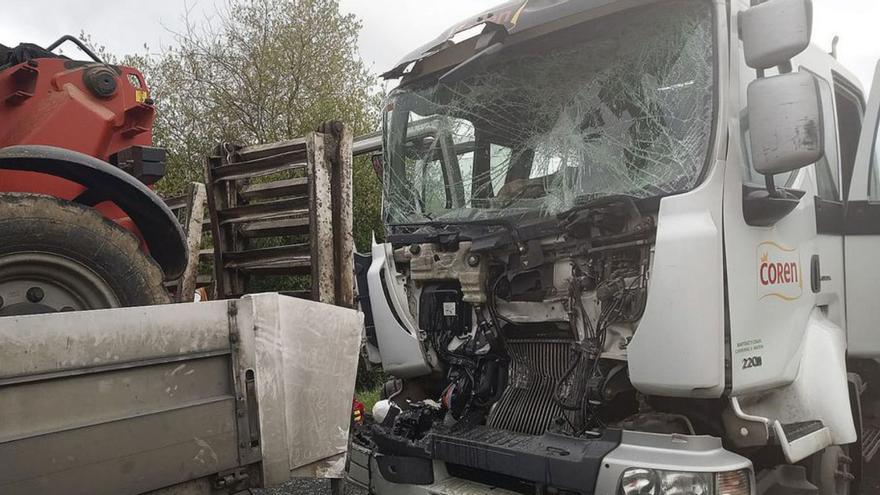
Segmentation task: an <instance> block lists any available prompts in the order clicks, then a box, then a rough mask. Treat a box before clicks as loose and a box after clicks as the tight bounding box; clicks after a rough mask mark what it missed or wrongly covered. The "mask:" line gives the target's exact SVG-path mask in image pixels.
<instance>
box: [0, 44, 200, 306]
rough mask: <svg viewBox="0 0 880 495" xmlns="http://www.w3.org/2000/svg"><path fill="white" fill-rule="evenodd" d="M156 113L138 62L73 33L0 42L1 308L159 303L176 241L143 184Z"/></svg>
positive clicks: (150, 174)
mask: <svg viewBox="0 0 880 495" xmlns="http://www.w3.org/2000/svg"><path fill="white" fill-rule="evenodd" d="M68 41H69V42H73V43H75V44H77V45H78V46H79V47H80V48H81V49H82V50H83V52H85V53H86V54H87V55H88V56H89V57H90V58H91V60H89V61H76V60H71V59H69V58H67V57H64V56H60V55H56V54H54V53H53V50H55V49H56V48H57V47H58V46H59V45H60V44H61V43H64V42H68ZM155 116H156V109H155V107H154V104H153V100H152V99H151V98H150V92H149V89H148V88H147V85H146V83H145V81H144V77H143V75H142V74H141V73H140V72H139V71H137V70H136V69H133V68H130V67H122V66H116V65H110V64H106V63H103V62H102V61H101V60H100V59H99V58H98V57H97V56H95V54H94V53H92V52H91V51H90V50H89V49H88V48H87V47H86V46H84V45H83V44H82V43H81V42H80V41H79V40H77V39H76V38H73V37H71V36H65V37H63V38H61V39H60V40H58V41H57V42H56V43H54V44H52V45H51V46H49V47H47V48H45V49H44V48H42V47H39V46H36V45H32V44H22V45H19V46H18V47H15V48H8V47H5V46H3V45H0V317H2V316H11V315H21V314H37V313H47V312H55V311H77V310H86V309H102V308H111V307H122V306H141V305H151V304H160V303H165V302H168V300H169V298H168V294H167V292H166V290H165V288H164V281H166V280H172V279H175V278H177V277H179V276H180V274H181V273H182V272H183V270H184V268H185V266H186V244H185V242H184V239H183V234H182V231H181V228H180V224H179V223H178V221H177V219H176V218H175V217H174V215H173V214H172V213H171V211H170V210H169V209H168V208H167V207H166V205H165V203H164V202H163V201H162V200H161V199H160V198H159V196H158V195H156V193H154V192H153V191H152V190H151V189H150V186H151V185H152V184H154V183H155V182H156V181H157V180H159V179H160V178H161V177H162V175H163V174H164V169H165V150H163V149H161V148H156V147H153V146H152V144H153V143H152V125H153V121H154V119H155Z"/></svg>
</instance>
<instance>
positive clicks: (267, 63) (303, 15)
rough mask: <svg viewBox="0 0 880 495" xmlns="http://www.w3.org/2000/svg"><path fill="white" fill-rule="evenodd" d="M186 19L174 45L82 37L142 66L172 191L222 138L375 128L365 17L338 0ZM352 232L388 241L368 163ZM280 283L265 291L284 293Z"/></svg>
mask: <svg viewBox="0 0 880 495" xmlns="http://www.w3.org/2000/svg"><path fill="white" fill-rule="evenodd" d="M180 6H181V12H180V16H181V17H182V18H183V19H184V20H185V23H184V25H185V28H184V30H183V31H182V32H175V33H173V39H174V43H172V44H171V45H170V46H168V47H160V48H159V49H158V50H156V49H155V47H147V46H145V47H144V52H143V53H139V54H124V55H123V54H113V53H108V51H107V49H106V48H105V47H103V46H101V44H100V42H99V40H94V39H93V38H92V37H91V36H90V35H89V34H87V33H81V35H80V37H81V38H82V39H83V40H84V41H85V42H86V43H88V44H89V45H91V46H92V47H93V48H94V49H95V51H97V52H98V53H99V54H100V55H101V56H102V57H103V58H104V60H106V61H107V62H110V63H120V64H124V65H129V66H132V67H136V68H138V69H140V70H141V71H142V72H143V73H144V76H145V77H146V80H147V84H148V85H149V87H150V90H151V97H152V98H153V100H154V101H155V104H156V106H157V109H158V117H157V121H156V123H155V127H154V136H155V142H156V145H157V146H162V147H164V148H166V149H167V150H168V171H167V174H166V176H165V178H164V179H163V180H162V181H161V182H160V183H159V192H160V193H162V194H163V195H165V196H166V197H170V196H176V195H179V194H182V193H183V192H184V191H185V190H186V188H187V185H188V184H189V183H190V182H193V181H199V182H202V181H203V180H204V179H203V170H204V169H203V167H204V163H205V158H206V156H208V155H209V154H210V153H211V152H212V150H214V148H215V147H216V146H217V145H219V144H221V143H236V144H245V145H253V144H264V143H271V142H277V141H283V140H286V139H292V138H295V137H300V136H303V135H305V134H306V133H308V132H310V131H312V130H314V129H316V128H317V127H318V126H319V125H321V124H322V123H324V122H326V121H328V120H339V121H342V122H345V123H346V124H348V125H350V126H351V127H352V130H353V132H354V135H356V136H357V135H360V134H364V133H367V132H370V131H373V130H376V129H377V128H378V125H379V110H380V108H381V102H382V95H381V93H380V90H379V85H378V84H377V81H378V79H377V78H376V76H375V75H374V74H372V73H371V72H370V70H369V69H367V67H366V65H365V64H364V62H363V61H362V60H361V59H360V56H359V54H358V49H357V40H358V34H359V32H360V29H361V23H360V21H359V20H358V19H357V18H356V17H355V16H354V15H350V14H343V13H342V12H340V9H339V3H338V1H337V0H227V1H226V2H225V3H223V4H222V6H220V7H218V8H217V10H216V11H215V12H213V13H212V14H210V15H208V16H205V17H200V18H195V17H193V15H192V13H191V12H189V11H187V10H186V5H185V3H184V2H181V3H180ZM353 177H354V206H353V209H354V238H355V243H356V245H357V248H358V250H360V251H364V250H368V249H369V248H370V243H371V235H372V233H373V232H375V233H376V235H377V237H378V238H380V239H381V238H382V236H383V234H384V229H383V227H382V222H381V218H380V208H381V206H380V202H381V185H380V183H379V180H378V179H377V177H376V175H375V173H374V171H373V169H372V165H371V164H370V162H369V160H366V159H361V160H357V161H356V163H355V165H354V171H353ZM297 284H298V281H297V280H280V279H279V280H278V281H277V283H276V284H275V286H266V287H260V289H261V290H286V289H291V288H298V287H293V286H295V285H297ZM380 386H381V375H380V374H379V373H378V372H377V371H370V370H368V369H367V368H366V367H365V366H363V365H361V366H360V367H359V376H358V389H359V390H360V391H361V392H360V394H362V395H361V398H362V401H363V402H365V403H368V411H369V410H371V408H372V404H373V403H375V400H376V399H374V398H373V396H375V397H376V398H378V390H379V387H380Z"/></svg>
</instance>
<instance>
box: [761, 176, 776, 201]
mask: <svg viewBox="0 0 880 495" xmlns="http://www.w3.org/2000/svg"><path fill="white" fill-rule="evenodd" d="M764 184H766V185H767V192H768V193H769V194H770V197H771V198H778V197H779V191H777V190H776V180H775V179H774V178H773V176H772V175H765V176H764Z"/></svg>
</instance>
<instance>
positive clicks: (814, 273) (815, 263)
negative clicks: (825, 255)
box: [810, 254, 822, 294]
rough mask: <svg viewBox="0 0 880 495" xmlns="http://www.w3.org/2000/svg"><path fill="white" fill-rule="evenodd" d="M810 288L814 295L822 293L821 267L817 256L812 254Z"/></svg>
mask: <svg viewBox="0 0 880 495" xmlns="http://www.w3.org/2000/svg"><path fill="white" fill-rule="evenodd" d="M810 286H811V287H812V288H813V293H814V294H818V293H820V292H822V265H821V264H820V263H819V255H818V254H814V255H813V258H812V259H811V260H810Z"/></svg>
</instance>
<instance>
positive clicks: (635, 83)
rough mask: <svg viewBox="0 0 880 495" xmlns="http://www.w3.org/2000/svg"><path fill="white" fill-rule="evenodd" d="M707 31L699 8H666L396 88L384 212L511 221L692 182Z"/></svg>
mask: <svg viewBox="0 0 880 495" xmlns="http://www.w3.org/2000/svg"><path fill="white" fill-rule="evenodd" d="M712 29H713V27H712V14H711V9H710V5H709V3H708V2H704V1H702V0H689V1H674V2H664V3H662V4H656V5H653V6H649V7H643V8H640V9H638V10H631V11H626V12H624V13H622V14H618V15H614V16H611V17H608V18H603V19H599V20H596V21H592V22H590V23H588V24H584V25H580V26H576V27H575V28H572V29H570V30H568V31H567V32H559V33H556V34H555V35H551V36H550V37H545V39H543V40H538V41H536V42H530V43H528V44H523V46H514V47H509V48H506V49H504V50H503V51H502V52H501V53H500V54H498V55H497V56H495V57H494V58H492V59H491V60H489V61H481V60H477V61H476V62H475V63H474V64H472V65H477V66H479V68H478V69H473V68H471V67H466V68H465V70H464V71H462V72H468V74H467V75H465V76H463V77H461V78H460V80H456V81H446V80H444V81H443V82H439V81H438V80H437V79H435V80H433V81H431V82H428V83H424V82H423V83H419V84H418V85H411V86H406V87H402V88H399V89H397V90H395V91H394V92H393V93H392V94H391V96H390V97H389V101H388V106H387V108H388V114H387V116H386V119H385V120H386V124H385V132H386V140H385V142H386V149H385V159H386V166H385V178H384V182H385V185H384V188H385V191H384V212H385V215H386V220H387V221H388V222H389V223H390V224H410V223H414V224H418V223H426V222H444V221H446V222H467V221H481V220H492V219H498V218H504V219H507V220H512V219H516V218H517V217H522V216H528V215H531V216H536V217H540V216H550V215H556V214H558V213H562V212H564V211H567V210H570V209H571V208H574V207H576V206H578V205H579V204H583V203H585V202H589V201H593V200H596V199H600V198H602V197H606V196H612V195H627V196H631V197H634V198H650V197H655V196H665V195H670V194H675V193H680V192H684V191H687V190H690V189H692V188H693V187H695V186H696V185H697V183H698V181H699V179H700V176H701V172H702V169H703V167H704V166H705V162H706V160H707V154H708V147H709V141H710V137H711V134H712V122H713V113H714V103H713V102H714V85H715V81H714V68H713V53H714V49H713V35H712V33H713V31H712ZM548 40H554V41H548Z"/></svg>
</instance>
